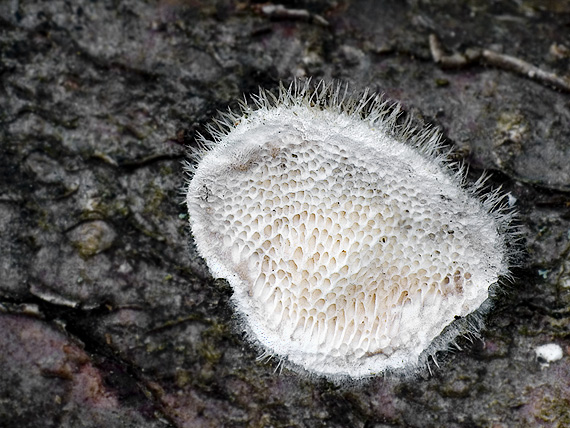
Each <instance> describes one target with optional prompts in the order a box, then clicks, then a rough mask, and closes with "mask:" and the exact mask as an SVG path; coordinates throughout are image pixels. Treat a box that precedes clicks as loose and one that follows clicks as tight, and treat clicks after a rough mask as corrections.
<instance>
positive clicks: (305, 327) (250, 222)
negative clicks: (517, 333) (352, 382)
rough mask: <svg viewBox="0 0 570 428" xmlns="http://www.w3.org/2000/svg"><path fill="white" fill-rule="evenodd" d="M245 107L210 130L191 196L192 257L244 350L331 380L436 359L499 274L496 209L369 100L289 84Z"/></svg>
mask: <svg viewBox="0 0 570 428" xmlns="http://www.w3.org/2000/svg"><path fill="white" fill-rule="evenodd" d="M254 101H255V106H253V107H251V106H249V105H247V104H245V103H244V104H243V105H242V111H241V112H240V114H234V113H232V112H230V113H227V114H225V115H223V116H222V119H221V120H218V121H217V122H216V123H217V124H218V125H219V129H215V128H214V127H213V126H211V127H210V132H211V133H212V134H213V136H214V139H213V141H208V140H206V139H204V138H202V139H201V142H202V143H204V144H205V145H206V146H207V148H206V150H204V152H203V153H201V154H200V155H199V156H198V158H199V161H198V163H197V165H195V166H193V167H189V168H190V169H191V170H192V171H191V174H192V178H191V181H190V182H189V184H188V187H187V205H188V210H189V215H190V224H191V228H192V232H193V235H194V239H195V243H196V246H197V248H198V251H199V253H200V255H201V256H202V257H203V258H204V259H205V261H206V263H207V265H208V267H209V268H210V270H211V272H212V274H213V275H214V276H215V277H220V278H225V279H226V280H227V281H228V282H229V283H230V285H231V286H232V287H233V290H234V294H233V296H232V300H233V302H234V304H235V308H236V311H237V312H239V313H240V314H241V316H242V319H243V320H244V324H245V327H246V330H247V331H248V332H249V333H250V336H251V337H252V338H253V339H254V340H256V341H257V342H258V343H259V344H261V346H262V347H263V348H264V350H265V353H266V354H268V355H276V356H278V357H279V358H281V359H282V360H286V361H288V362H290V363H293V364H294V365H296V366H300V367H302V368H304V369H306V370H308V371H309V372H311V373H316V374H320V375H325V376H329V377H335V376H343V377H344V376H348V377H351V378H361V377H365V376H370V375H373V374H376V373H380V372H384V371H386V370H398V369H402V368H414V367H416V366H417V364H418V361H420V359H422V358H423V360H424V361H425V353H426V352H428V353H432V354H433V352H434V351H435V350H438V349H439V348H442V347H443V348H444V347H445V345H446V343H444V344H443V345H441V344H440V345H438V347H437V348H438V349H436V348H434V347H433V345H432V348H430V343H432V342H433V341H434V339H435V338H436V337H438V335H440V333H441V332H442V330H444V328H445V327H446V326H448V325H449V324H450V323H452V321H453V320H454V319H455V317H464V316H466V315H468V314H470V313H472V312H473V311H476V310H477V309H478V308H479V307H480V306H481V304H482V303H483V302H484V301H485V300H486V299H487V297H488V289H489V287H490V286H491V285H492V284H495V283H497V281H498V280H499V277H500V276H502V275H507V274H508V250H507V242H506V235H505V233H504V231H505V230H507V229H508V225H509V221H510V218H509V215H508V214H505V213H501V212H496V211H493V210H492V209H491V206H493V205H496V204H497V201H498V200H500V199H501V196H500V195H499V194H498V193H494V194H492V196H490V197H487V198H486V199H485V198H480V197H478V196H477V190H476V189H474V188H468V187H466V186H465V185H464V183H463V181H464V179H463V177H464V173H463V171H462V170H461V169H457V168H455V167H453V166H452V165H450V164H449V162H448V161H447V160H446V156H445V155H442V154H439V153H440V150H441V144H440V135H439V133H438V132H436V131H433V130H424V131H421V132H416V131H415V130H412V129H410V126H409V125H407V126H406V125H404V126H398V125H397V124H396V123H397V122H396V118H397V115H398V106H397V105H390V104H387V103H386V102H384V101H382V100H381V99H380V98H379V97H377V96H369V95H368V94H364V95H363V96H361V97H360V98H352V97H350V96H347V95H346V91H344V92H343V89H342V88H341V87H340V86H336V85H327V84H324V83H322V82H321V83H320V84H319V85H318V86H317V88H316V89H313V90H311V89H310V87H309V84H308V83H307V84H304V85H298V82H294V84H292V85H291V86H290V87H289V88H284V87H281V89H280V93H279V95H278V96H273V95H272V94H271V93H269V92H265V91H261V92H260V94H259V95H258V96H257V97H255V98H254ZM448 330H449V329H448ZM460 333H461V332H460V331H452V333H451V334H448V339H449V340H452V339H454V338H455V336H457V334H460ZM446 340H447V339H446Z"/></svg>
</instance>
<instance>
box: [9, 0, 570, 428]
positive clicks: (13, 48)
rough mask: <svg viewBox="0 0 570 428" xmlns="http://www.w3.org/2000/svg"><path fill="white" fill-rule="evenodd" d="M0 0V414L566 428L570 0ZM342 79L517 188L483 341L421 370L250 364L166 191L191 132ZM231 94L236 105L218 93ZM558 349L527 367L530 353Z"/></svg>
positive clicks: (176, 185) (130, 420)
mask: <svg viewBox="0 0 570 428" xmlns="http://www.w3.org/2000/svg"><path fill="white" fill-rule="evenodd" d="M283 5H284V6H285V8H289V9H303V10H304V11H301V12H295V13H288V12H287V11H286V10H283V9H271V8H267V7H266V8H264V7H263V6H268V5H267V4H265V5H263V4H256V3H253V2H251V3H250V2H237V1H230V0H220V1H211V2H210V1H198V0H195V1H193V0H186V1H185V0H162V1H151V0H149V1H141V0H123V1H110V0H109V1H92V0H78V1H63V0H53V1H40V0H28V1H17V0H1V1H0V82H1V83H0V153H1V155H0V156H1V165H0V236H1V242H2V245H1V247H0V426H2V427H37V426H44V427H56V426H57V427H101V426H105V427H126V426H132V427H169V426H170V427H221V426H225V427H246V426H247V427H250V426H251V427H266V426H267V427H269V426H273V427H294V426H302V427H320V426H329V427H385V426H386V427H387V426H411V427H439V426H446V427H463V426H483V427H511V426H547V427H564V426H570V416H569V415H568V409H569V408H570V355H569V353H570V334H569V324H570V214H569V211H570V145H569V144H568V143H569V141H570V95H569V94H568V93H562V92H559V91H556V90H554V89H552V88H550V87H547V86H546V85H542V84H540V83H539V82H536V81H533V80H530V79H527V78H525V77H524V76H519V75H517V74H515V73H513V72H509V71H506V70H500V69H496V68H491V67H484V66H481V65H470V66H468V67H463V68H459V69H456V70H442V69H441V68H440V67H439V66H438V65H437V64H435V63H434V61H433V60H432V58H431V55H430V51H429V44H428V36H429V34H431V33H435V34H437V35H438V36H439V37H440V39H441V41H442V43H443V45H444V46H446V47H447V49H448V50H449V52H450V53H451V52H454V51H464V50H465V49H466V48H468V47H477V48H490V49H493V50H495V51H501V52H503V53H505V54H509V55H512V56H515V57H518V58H520V59H523V60H525V61H528V62H529V63H532V64H535V65H537V66H539V67H541V68H543V69H545V70H548V71H553V72H557V73H558V74H559V75H564V74H568V73H570V59H569V55H570V53H569V48H570V31H568V29H569V27H570V2H568V1H548V2H545V1H539V0H521V1H518V2H502V3H498V2H485V1H479V0H470V1H467V2H457V1H455V0H436V1H427V0H426V1H419V0H408V1H397V0H392V1H385V2H378V1H372V0H355V1H347V0H345V1H343V0H341V1H328V2H327V1H318V0H305V1H302V0H298V1H295V0H291V1H286V2H283ZM293 76H313V77H314V78H316V79H320V78H326V79H333V78H334V79H340V80H342V81H347V82H349V83H350V84H351V86H352V87H353V88H354V89H361V88H364V87H371V88H372V89H374V90H377V91H380V92H384V93H385V94H387V96H389V97H391V98H393V99H395V100H398V101H400V102H401V103H402V104H403V105H404V107H405V108H406V109H407V110H408V111H409V112H410V114H411V115H412V116H413V117H414V119H415V120H417V121H418V122H422V121H425V122H426V123H428V124H432V125H437V126H440V127H441V128H442V130H443V131H444V133H445V135H446V136H447V138H448V140H449V142H450V144H451V145H453V146H455V148H456V149H457V152H458V153H459V157H461V158H463V159H464V160H465V161H466V163H467V164H468V165H469V166H470V170H471V177H472V178H476V177H477V176H478V174H480V172H481V171H482V170H483V169H486V170H490V171H492V172H494V174H493V178H492V180H491V182H492V184H493V185H502V186H503V187H504V188H505V189H506V190H508V191H510V192H511V193H512V195H513V196H514V197H515V198H516V199H517V205H518V207H519V211H520V223H521V229H522V232H523V236H524V244H523V246H524V248H525V251H526V258H525V260H524V263H523V265H522V267H521V268H519V269H518V270H517V271H516V272H515V273H516V280H515V282H514V283H513V284H512V285H511V286H509V287H507V288H505V293H504V294H502V295H501V296H499V298H498V302H497V306H496V308H495V311H494V312H493V313H492V314H491V315H490V316H489V317H488V318H487V320H486V321H487V327H486V329H484V331H483V332H482V334H483V339H481V340H479V339H477V340H475V341H474V343H473V344H468V343H467V344H468V346H466V349H465V350H463V351H462V352H456V353H452V354H448V355H447V357H446V358H445V362H444V363H443V364H442V367H441V369H439V370H435V371H434V373H433V375H432V376H429V377H427V378H425V379H423V378H417V379H405V380H401V379H383V378H377V379H374V380H372V381H370V382H368V383H366V384H362V385H355V386H343V387H338V386H335V385H333V384H331V383H329V382H327V381H325V380H320V379H313V378H308V377H306V376H303V375H299V374H297V373H295V372H291V371H289V370H287V369H285V370H283V372H282V373H281V374H279V373H277V374H276V373H274V368H275V365H276V362H275V361H273V362H270V363H261V362H257V361H256V356H257V355H258V351H257V350H255V349H253V348H252V347H251V346H249V344H248V343H247V342H246V341H245V340H244V338H243V337H242V336H241V334H240V331H239V330H238V329H236V328H235V326H234V314H233V311H232V308H231V306H230V305H229V304H228V299H229V297H230V295H231V290H230V289H229V287H228V286H227V284H226V283H225V282H224V281H214V280H212V278H211V277H210V276H209V274H208V272H207V270H206V268H205V265H204V264H203V262H202V261H201V260H200V259H199V258H198V257H197V255H196V253H195V251H193V250H192V248H190V249H189V248H188V242H189V240H190V239H189V231H188V227H187V218H186V214H185V210H184V206H182V205H181V204H180V202H181V199H182V198H181V196H180V189H181V187H182V185H183V182H184V177H183V173H182V168H181V162H182V160H183V159H184V157H185V145H189V146H192V145H193V144H194V143H193V141H194V140H193V139H194V134H195V132H196V130H198V131H199V130H201V129H203V128H202V127H203V125H204V123H205V122H206V121H207V120H208V118H210V117H211V116H212V115H213V114H215V111H216V109H225V108H226V106H227V105H232V103H235V100H236V99H238V98H240V97H241V96H242V94H243V93H250V92H252V91H255V90H256V88H257V86H258V85H261V86H263V87H265V88H268V89H271V88H275V87H276V86H277V84H278V81H279V80H281V79H283V80H290V79H291V78H292V77H293ZM233 105H235V104H233ZM545 343H556V344H558V345H560V346H561V347H562V349H563V351H564V356H563V358H562V359H561V360H559V361H556V362H553V363H551V364H550V365H548V366H546V365H545V364H542V365H541V364H540V361H537V358H536V355H535V352H534V350H535V349H536V347H537V346H539V345H542V344H545Z"/></svg>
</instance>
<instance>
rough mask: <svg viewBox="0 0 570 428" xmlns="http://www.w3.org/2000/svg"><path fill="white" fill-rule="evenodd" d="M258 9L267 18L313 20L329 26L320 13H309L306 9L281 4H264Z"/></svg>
mask: <svg viewBox="0 0 570 428" xmlns="http://www.w3.org/2000/svg"><path fill="white" fill-rule="evenodd" d="M259 10H260V11H261V13H262V14H263V15H265V16H267V17H269V18H276V19H291V20H301V21H313V22H316V23H317V24H319V25H322V26H324V27H328V26H329V22H328V21H327V20H326V19H325V18H323V17H322V16H321V15H317V14H314V13H310V12H309V11H308V10H306V9H289V8H286V7H285V6H283V5H282V4H265V5H262V6H261V7H260V8H259Z"/></svg>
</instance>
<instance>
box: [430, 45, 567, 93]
mask: <svg viewBox="0 0 570 428" xmlns="http://www.w3.org/2000/svg"><path fill="white" fill-rule="evenodd" d="M429 47H430V51H431V56H432V58H433V60H434V62H436V63H437V64H440V65H441V66H442V67H443V68H461V67H465V66H468V65H471V64H473V63H484V64H488V65H491V66H493V67H497V68H499V69H502V70H508V71H514V72H515V73H518V74H520V75H522V76H525V77H528V78H530V79H533V80H536V81H537V82H539V83H542V84H546V85H551V86H554V87H555V88H558V89H560V90H562V91H566V92H570V77H566V76H558V75H557V74H556V73H550V72H548V71H545V70H543V69H541V68H539V67H537V66H535V65H532V64H531V63H529V62H526V61H523V60H522V59H519V58H515V57H514V56H510V55H505V54H502V53H499V52H495V51H492V50H490V49H474V48H469V49H466V50H465V53H454V54H452V55H447V54H446V53H445V50H444V49H443V46H442V44H441V42H440V41H439V39H438V38H437V36H436V35H435V34H430V36H429Z"/></svg>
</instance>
